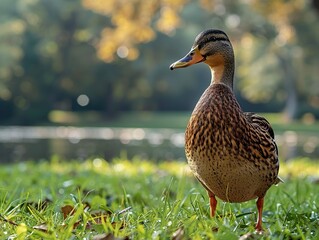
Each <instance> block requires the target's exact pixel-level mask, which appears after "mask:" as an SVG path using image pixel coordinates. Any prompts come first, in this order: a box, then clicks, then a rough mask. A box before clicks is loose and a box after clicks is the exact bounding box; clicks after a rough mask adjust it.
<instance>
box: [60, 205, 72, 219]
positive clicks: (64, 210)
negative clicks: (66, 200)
mask: <svg viewBox="0 0 319 240" xmlns="http://www.w3.org/2000/svg"><path fill="white" fill-rule="evenodd" d="M61 211H62V213H63V219H66V218H67V217H68V216H72V215H73V214H74V212H75V209H74V207H72V206H71V205H65V206H63V207H61Z"/></svg>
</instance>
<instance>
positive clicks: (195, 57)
mask: <svg viewBox="0 0 319 240" xmlns="http://www.w3.org/2000/svg"><path fill="white" fill-rule="evenodd" d="M205 60H206V59H205V57H204V56H202V55H201V54H200V52H199V50H198V47H197V46H196V47H195V48H192V49H191V51H190V52H189V53H188V54H187V55H186V56H185V57H183V58H181V59H180V60H178V61H176V62H174V63H173V64H171V66H170V67H169V68H170V69H171V70H174V69H175V68H184V67H188V66H190V65H193V64H196V63H200V62H203V61H205Z"/></svg>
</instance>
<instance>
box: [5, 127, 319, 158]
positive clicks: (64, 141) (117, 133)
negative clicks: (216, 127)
mask: <svg viewBox="0 0 319 240" xmlns="http://www.w3.org/2000/svg"><path fill="white" fill-rule="evenodd" d="M276 141H277V144H278V147H279V152H280V158H281V160H288V159H290V158H293V157H298V156H305V157H310V158H318V156H319V137H318V135H317V134H316V133H313V134H310V133H300V132H298V133H296V132H294V131H287V132H283V133H280V134H278V135H276ZM52 156H58V157H59V158H60V159H65V160H70V159H79V160H84V159H87V158H95V157H100V158H104V159H106V160H111V159H113V158H116V157H120V156H125V157H128V158H129V159H131V158H133V157H135V156H137V157H139V158H142V159H150V160H154V161H161V160H182V161H184V160H185V154H184V132H183V130H181V129H149V128H103V127H81V128H78V127H18V126H12V127H0V163H9V162H19V161H25V160H34V161H41V160H47V159H50V158H51V157H52Z"/></svg>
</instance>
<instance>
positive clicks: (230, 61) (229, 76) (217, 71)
mask: <svg viewBox="0 0 319 240" xmlns="http://www.w3.org/2000/svg"><path fill="white" fill-rule="evenodd" d="M212 62H213V63H214V64H209V62H208V65H209V67H210V70H211V72H212V81H211V85H213V84H216V83H217V84H225V85H226V86H228V87H229V88H230V89H232V90H233V78H234V71H235V64H234V58H233V57H232V56H230V57H226V56H224V55H217V56H215V57H214V60H213V61H212Z"/></svg>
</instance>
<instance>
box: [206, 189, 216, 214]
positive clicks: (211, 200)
mask: <svg viewBox="0 0 319 240" xmlns="http://www.w3.org/2000/svg"><path fill="white" fill-rule="evenodd" d="M207 193H208V196H209V205H210V216H211V217H214V216H215V211H216V207H217V200H216V197H215V194H213V193H211V192H209V191H207Z"/></svg>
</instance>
